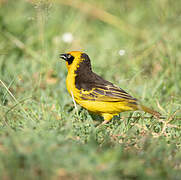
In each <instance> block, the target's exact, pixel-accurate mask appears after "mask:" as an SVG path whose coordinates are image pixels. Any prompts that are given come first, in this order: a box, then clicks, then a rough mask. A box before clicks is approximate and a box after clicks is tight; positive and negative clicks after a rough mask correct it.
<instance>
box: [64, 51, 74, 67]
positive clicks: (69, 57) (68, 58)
mask: <svg viewBox="0 0 181 180" xmlns="http://www.w3.org/2000/svg"><path fill="white" fill-rule="evenodd" d="M73 60H74V57H73V56H72V55H71V54H67V60H66V61H67V62H68V64H69V65H70V64H72V62H73Z"/></svg>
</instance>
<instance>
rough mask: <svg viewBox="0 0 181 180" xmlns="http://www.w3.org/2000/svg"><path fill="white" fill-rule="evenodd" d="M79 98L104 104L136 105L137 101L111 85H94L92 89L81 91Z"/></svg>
mask: <svg viewBox="0 0 181 180" xmlns="http://www.w3.org/2000/svg"><path fill="white" fill-rule="evenodd" d="M80 94H81V98H82V99H83V100H90V101H104V102H125V101H126V102H130V103H133V104H137V99H135V98H133V97H132V96H130V95H129V94H128V93H127V92H125V91H124V90H123V89H121V88H119V87H116V86H115V85H113V84H111V83H110V84H108V85H106V84H94V87H93V88H92V89H91V90H89V91H85V90H84V89H81V91H80Z"/></svg>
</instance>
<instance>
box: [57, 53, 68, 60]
mask: <svg viewBox="0 0 181 180" xmlns="http://www.w3.org/2000/svg"><path fill="white" fill-rule="evenodd" d="M59 57H60V58H62V59H64V60H67V54H60V56H59Z"/></svg>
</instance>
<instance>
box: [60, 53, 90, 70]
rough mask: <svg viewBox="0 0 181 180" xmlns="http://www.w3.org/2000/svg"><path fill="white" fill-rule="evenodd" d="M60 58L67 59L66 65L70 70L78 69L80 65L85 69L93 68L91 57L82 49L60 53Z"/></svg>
mask: <svg viewBox="0 0 181 180" xmlns="http://www.w3.org/2000/svg"><path fill="white" fill-rule="evenodd" d="M60 58H62V59H64V60H65V61H66V66H67V69H68V71H69V70H71V69H72V70H74V71H75V70H77V69H78V68H79V67H80V66H83V67H84V68H85V69H87V68H88V69H91V64H90V59H89V56H88V55H87V54H86V53H83V52H80V51H71V52H68V53H65V54H60Z"/></svg>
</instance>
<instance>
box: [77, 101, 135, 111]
mask: <svg viewBox="0 0 181 180" xmlns="http://www.w3.org/2000/svg"><path fill="white" fill-rule="evenodd" d="M76 101H77V103H78V104H80V105H81V106H82V107H84V108H85V109H87V110H89V111H91V112H94V113H97V114H102V113H110V114H118V113H120V112H123V111H131V110H133V108H132V107H129V106H128V105H126V103H124V102H103V101H87V100H85V101H84V100H76Z"/></svg>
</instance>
